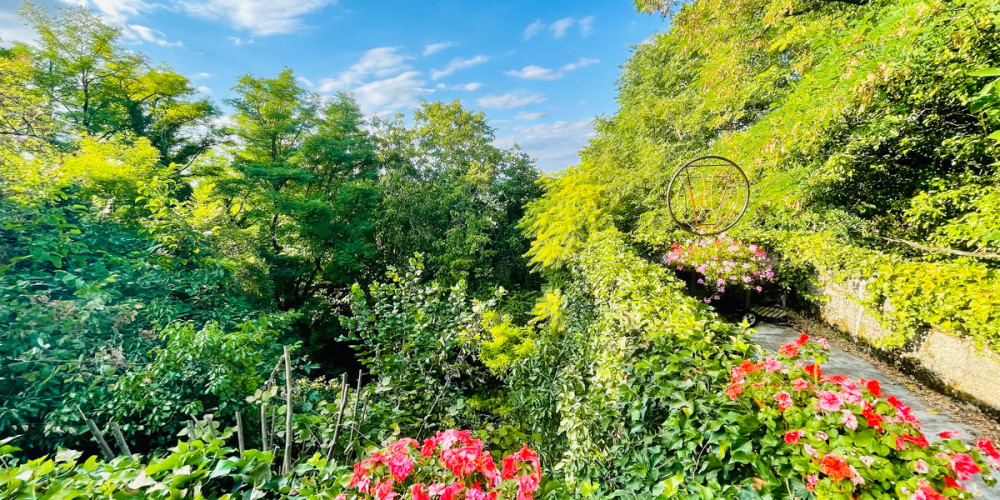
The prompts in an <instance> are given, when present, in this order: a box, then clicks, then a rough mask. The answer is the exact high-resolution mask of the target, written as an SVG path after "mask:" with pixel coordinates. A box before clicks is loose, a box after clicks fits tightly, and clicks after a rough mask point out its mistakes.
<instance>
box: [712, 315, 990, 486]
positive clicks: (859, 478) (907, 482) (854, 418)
mask: <svg viewBox="0 0 1000 500" xmlns="http://www.w3.org/2000/svg"><path fill="white" fill-rule="evenodd" d="M828 349H829V345H828V344H827V342H826V340H825V339H821V340H820V341H819V342H815V343H814V342H809V336H808V335H804V334H803V335H802V336H801V337H800V338H799V340H798V341H797V342H795V343H790V344H786V345H784V346H782V348H781V349H780V351H779V353H778V355H777V357H768V358H767V359H766V360H764V361H761V362H753V361H750V360H745V361H744V362H743V363H742V364H741V365H740V366H737V367H735V368H733V371H732V378H731V380H730V385H729V388H728V390H727V393H728V394H729V396H730V398H731V399H733V400H734V401H737V402H740V403H743V404H744V405H745V406H746V407H747V408H748V410H749V411H751V412H754V413H755V414H756V417H757V420H758V421H759V422H760V428H759V430H760V432H761V433H762V434H764V436H763V437H762V438H760V439H758V440H757V441H758V444H759V446H760V449H759V451H758V453H759V454H760V455H761V456H767V457H769V458H768V461H770V462H771V463H772V467H774V469H775V471H776V472H777V473H779V474H780V475H783V476H784V477H797V478H802V481H803V482H804V484H805V486H806V488H807V489H808V490H810V491H813V492H815V494H816V495H817V496H818V497H819V498H859V497H860V498H907V499H913V500H929V499H942V498H972V497H971V494H970V493H969V492H968V491H967V490H966V486H965V484H964V483H965V482H966V481H969V480H971V479H973V478H974V477H976V476H981V477H982V478H983V479H984V480H985V481H986V482H987V483H988V484H993V483H994V482H995V480H994V479H992V477H991V475H990V472H989V469H990V466H992V467H994V468H1000V453H998V452H997V450H996V449H995V447H994V445H993V443H992V442H990V441H989V440H980V441H978V442H977V443H976V446H975V447H971V446H968V445H966V444H965V443H963V442H962V441H961V440H960V439H958V438H957V436H958V435H959V433H958V432H946V433H941V434H940V435H939V436H938V437H939V438H941V440H940V441H937V442H933V443H932V442H930V441H929V440H928V439H927V436H925V435H924V434H923V433H922V432H921V431H920V421H919V419H918V418H917V417H916V416H915V415H914V413H913V411H912V409H911V408H910V407H908V406H906V405H905V404H904V403H903V402H902V401H900V400H899V399H897V398H896V397H895V396H893V395H890V394H884V393H883V392H882V389H881V386H880V385H879V382H878V381H877V380H865V379H858V380H851V379H849V378H848V377H847V376H845V375H831V374H826V373H823V370H822V366H821V365H822V363H823V362H825V361H826V359H827V354H826V351H827V350H828ZM866 495H870V496H866Z"/></svg>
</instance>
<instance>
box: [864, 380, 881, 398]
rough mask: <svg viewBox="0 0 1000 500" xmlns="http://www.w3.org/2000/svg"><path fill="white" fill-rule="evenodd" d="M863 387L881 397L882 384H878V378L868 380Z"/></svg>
mask: <svg viewBox="0 0 1000 500" xmlns="http://www.w3.org/2000/svg"><path fill="white" fill-rule="evenodd" d="M865 387H867V388H868V392H870V393H871V395H872V396H875V397H876V398H880V397H882V386H880V385H879V383H878V380H869V381H868V382H867V383H866V384H865Z"/></svg>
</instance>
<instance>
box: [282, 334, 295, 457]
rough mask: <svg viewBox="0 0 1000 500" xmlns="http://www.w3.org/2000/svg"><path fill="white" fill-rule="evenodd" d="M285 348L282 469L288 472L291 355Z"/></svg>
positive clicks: (290, 447) (290, 435)
mask: <svg viewBox="0 0 1000 500" xmlns="http://www.w3.org/2000/svg"><path fill="white" fill-rule="evenodd" d="M284 349H285V461H284V470H285V474H288V473H289V472H290V471H291V470H292V439H293V438H294V436H293V435H292V356H291V354H289V352H288V346H287V345H286V346H284Z"/></svg>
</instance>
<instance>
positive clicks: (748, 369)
mask: <svg viewBox="0 0 1000 500" xmlns="http://www.w3.org/2000/svg"><path fill="white" fill-rule="evenodd" d="M755 370H756V368H755V367H754V364H753V363H751V362H750V360H749V359H744V360H743V364H741V365H740V371H741V372H743V373H745V374H747V375H750V374H751V373H753V372H754V371H755Z"/></svg>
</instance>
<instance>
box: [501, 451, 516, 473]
mask: <svg viewBox="0 0 1000 500" xmlns="http://www.w3.org/2000/svg"><path fill="white" fill-rule="evenodd" d="M500 474H501V475H502V476H503V478H504V479H510V478H512V477H514V476H516V475H517V459H516V458H514V456H513V455H507V456H506V457H503V471H502V472H501V473H500Z"/></svg>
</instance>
